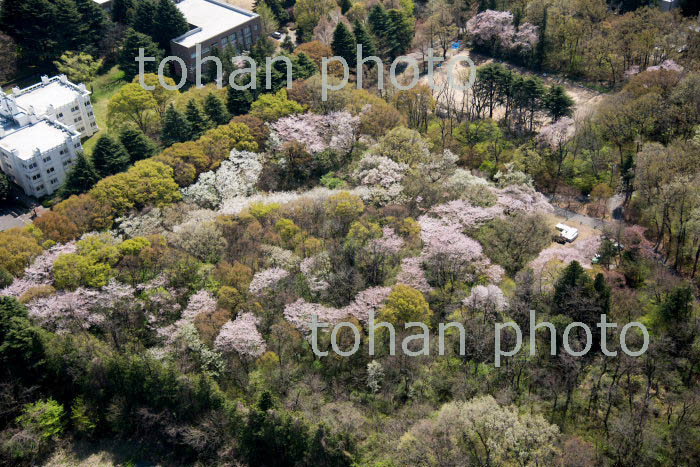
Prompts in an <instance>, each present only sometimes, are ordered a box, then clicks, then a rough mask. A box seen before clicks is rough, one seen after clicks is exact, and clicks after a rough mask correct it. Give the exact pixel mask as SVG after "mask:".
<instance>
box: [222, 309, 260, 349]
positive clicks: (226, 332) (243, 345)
mask: <svg viewBox="0 0 700 467" xmlns="http://www.w3.org/2000/svg"><path fill="white" fill-rule="evenodd" d="M259 324H260V319H259V318H257V317H256V316H255V315H254V314H252V313H242V314H240V315H238V316H237V317H236V319H235V320H233V321H229V322H228V323H226V324H224V325H223V327H222V328H221V330H220V331H219V335H218V336H217V337H216V340H215V341H214V347H215V348H216V349H217V350H218V351H220V352H222V353H224V354H226V353H231V352H237V353H238V354H239V355H241V356H242V357H252V358H257V357H259V356H260V355H262V354H264V353H265V350H266V345H265V339H263V337H262V335H261V334H260V331H258V328H257V326H258V325H259Z"/></svg>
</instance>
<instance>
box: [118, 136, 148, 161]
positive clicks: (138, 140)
mask: <svg viewBox="0 0 700 467" xmlns="http://www.w3.org/2000/svg"><path fill="white" fill-rule="evenodd" d="M119 141H121V143H122V145H123V146H124V149H126V152H128V153H129V159H130V160H131V162H132V163H134V162H136V161H140V160H143V159H148V158H149V157H152V156H154V155H155V153H156V152H157V151H158V147H157V146H156V144H155V143H154V142H153V140H151V138H149V137H148V136H146V135H145V134H144V133H143V131H141V130H140V129H138V128H135V127H127V128H125V129H124V130H122V132H121V133H119Z"/></svg>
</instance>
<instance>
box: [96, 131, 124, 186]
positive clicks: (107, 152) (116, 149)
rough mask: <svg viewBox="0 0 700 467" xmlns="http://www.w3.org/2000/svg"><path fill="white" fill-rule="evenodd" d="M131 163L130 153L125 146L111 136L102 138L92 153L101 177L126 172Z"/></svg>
mask: <svg viewBox="0 0 700 467" xmlns="http://www.w3.org/2000/svg"><path fill="white" fill-rule="evenodd" d="M129 162H130V159H129V153H127V152H126V149H124V146H122V144H121V143H120V142H119V141H117V140H115V139H114V138H112V137H111V136H109V135H104V136H101V137H100V139H99V140H98V141H97V144H96V145H95V149H94V150H93V151H92V163H93V165H94V166H95V170H96V171H97V173H98V174H99V175H100V176H101V177H106V176H108V175H112V174H115V173H119V172H122V171H123V170H126V168H127V167H128V166H129Z"/></svg>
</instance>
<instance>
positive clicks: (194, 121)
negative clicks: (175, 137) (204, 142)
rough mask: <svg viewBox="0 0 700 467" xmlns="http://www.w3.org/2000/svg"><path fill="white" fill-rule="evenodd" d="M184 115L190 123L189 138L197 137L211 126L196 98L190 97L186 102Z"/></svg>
mask: <svg viewBox="0 0 700 467" xmlns="http://www.w3.org/2000/svg"><path fill="white" fill-rule="evenodd" d="M185 117H186V118H187V121H188V122H189V124H190V138H189V139H197V138H199V137H200V136H202V135H203V134H204V132H205V131H207V130H208V129H209V128H211V121H210V120H209V119H208V118H207V116H206V115H205V114H204V112H203V111H202V109H201V108H200V107H199V104H198V103H197V101H196V100H194V99H190V100H189V102H187V109H186V110H185Z"/></svg>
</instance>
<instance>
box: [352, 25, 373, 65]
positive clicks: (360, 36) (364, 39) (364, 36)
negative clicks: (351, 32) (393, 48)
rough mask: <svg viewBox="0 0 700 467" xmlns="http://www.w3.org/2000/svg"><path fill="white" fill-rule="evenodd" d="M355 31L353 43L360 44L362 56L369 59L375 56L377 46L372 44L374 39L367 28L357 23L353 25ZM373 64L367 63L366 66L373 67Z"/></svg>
mask: <svg viewBox="0 0 700 467" xmlns="http://www.w3.org/2000/svg"><path fill="white" fill-rule="evenodd" d="M353 27H354V29H355V41H356V42H357V43H358V44H362V56H363V57H371V56H373V55H377V45H376V44H375V43H374V38H373V37H372V36H371V34H370V33H369V31H367V28H365V26H364V25H363V24H362V23H361V22H360V21H359V20H355V22H354V23H353ZM373 64H374V62H369V63H368V65H370V66H371V65H373Z"/></svg>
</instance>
